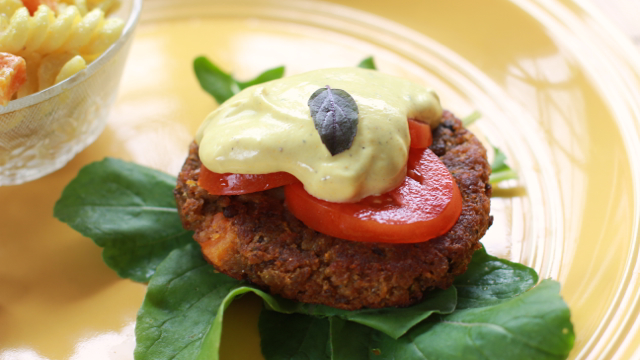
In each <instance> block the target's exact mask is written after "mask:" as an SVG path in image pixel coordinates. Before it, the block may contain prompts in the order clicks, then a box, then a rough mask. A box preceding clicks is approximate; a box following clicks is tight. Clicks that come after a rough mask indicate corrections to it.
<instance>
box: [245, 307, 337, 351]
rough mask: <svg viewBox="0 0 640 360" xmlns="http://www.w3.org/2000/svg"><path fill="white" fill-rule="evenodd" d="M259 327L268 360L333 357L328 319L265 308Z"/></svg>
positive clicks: (261, 344)
mask: <svg viewBox="0 0 640 360" xmlns="http://www.w3.org/2000/svg"><path fill="white" fill-rule="evenodd" d="M258 329H259V331H260V348H261V350H262V355H263V356H264V358H265V359H266V360H285V359H287V360H293V359H313V360H329V359H331V348H330V344H329V319H327V318H317V317H314V316H305V315H300V314H291V315H286V314H282V313H278V312H275V311H269V310H263V311H262V312H261V313H260V320H259V321H258Z"/></svg>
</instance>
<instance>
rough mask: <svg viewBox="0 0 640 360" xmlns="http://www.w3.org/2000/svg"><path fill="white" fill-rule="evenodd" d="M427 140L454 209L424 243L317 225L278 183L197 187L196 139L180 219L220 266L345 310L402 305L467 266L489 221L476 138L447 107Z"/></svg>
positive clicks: (485, 169)
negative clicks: (361, 237) (453, 188)
mask: <svg viewBox="0 0 640 360" xmlns="http://www.w3.org/2000/svg"><path fill="white" fill-rule="evenodd" d="M430 149H431V150H432V151H433V152H434V153H435V154H436V155H438V156H439V157H440V159H441V160H442V161H443V162H444V164H445V165H446V166H447V168H448V169H449V171H450V172H451V174H452V175H453V177H454V178H455V180H456V182H457V184H458V187H459V188H460V193H461V194H462V213H461V215H460V218H459V219H458V221H457V222H456V224H455V225H454V226H453V228H451V230H449V232H448V233H446V234H444V235H442V236H440V237H438V238H435V239H431V240H429V241H426V242H422V243H414V244H383V243H363V242H355V241H349V240H343V239H338V238H334V237H330V236H327V235H324V234H321V233H318V232H317V231H314V230H312V229H310V228H308V227H307V226H305V225H304V224H303V223H302V222H301V221H299V220H298V219H296V218H295V217H294V216H293V215H292V214H291V213H290V212H289V211H288V210H287V208H286V207H285V205H284V198H283V195H282V189H273V190H267V191H263V192H259V193H253V194H246V195H235V196H217V195H210V194H209V193H208V192H207V191H206V190H204V189H202V188H200V187H199V186H198V177H199V173H200V159H199V157H198V146H197V145H196V144H195V143H193V144H192V145H191V147H190V149H189V156H188V158H187V160H186V162H185V164H184V166H183V168H182V171H181V172H180V175H179V177H178V184H177V186H176V188H175V190H174V194H175V197H176V201H177V203H178V209H179V212H180V216H181V218H182V223H183V226H184V227H185V228H186V229H190V230H194V231H195V235H194V238H195V240H196V241H198V243H200V246H201V248H202V252H203V254H204V256H205V258H206V259H207V260H208V261H209V262H210V263H212V264H213V266H214V267H215V268H216V269H217V270H218V271H220V272H223V273H225V274H227V275H229V276H232V277H234V278H236V279H242V280H248V281H250V282H252V283H254V284H256V285H258V286H260V287H262V288H264V289H266V290H268V291H269V292H270V293H272V294H277V295H280V296H282V297H285V298H288V299H294V300H298V301H302V302H306V303H318V304H325V305H329V306H333V307H336V308H341V309H347V310H355V309H360V308H381V307H388V306H408V305H411V304H414V303H416V302H418V301H420V299H422V296H423V293H424V292H425V291H428V290H431V289H434V288H442V289H445V288H448V287H449V286H451V284H452V283H453V279H454V276H456V275H460V274H462V273H463V272H465V271H466V269H467V265H468V264H469V262H470V261H471V256H472V255H473V252H474V251H475V250H477V249H479V248H480V243H479V240H480V238H481V237H482V236H483V235H484V234H485V232H486V230H487V228H488V227H489V226H490V225H491V222H492V220H493V219H492V217H491V216H489V205H490V200H489V198H490V196H491V186H490V185H489V174H490V172H491V170H490V167H489V164H488V162H487V156H486V151H485V149H484V147H483V146H482V144H481V143H480V142H479V141H478V139H477V138H476V137H475V136H474V135H473V134H472V133H471V132H469V131H468V130H466V129H465V128H463V126H462V123H461V122H460V120H458V119H457V118H455V117H454V116H453V115H452V114H451V113H450V112H447V111H445V112H444V113H443V119H442V123H441V124H440V125H439V126H438V128H437V129H436V130H434V132H433V144H432V145H431V147H430Z"/></svg>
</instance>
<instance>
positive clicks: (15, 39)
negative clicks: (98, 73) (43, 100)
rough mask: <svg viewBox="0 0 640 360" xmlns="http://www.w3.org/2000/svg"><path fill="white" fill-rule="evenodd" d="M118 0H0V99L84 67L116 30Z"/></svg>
mask: <svg viewBox="0 0 640 360" xmlns="http://www.w3.org/2000/svg"><path fill="white" fill-rule="evenodd" d="M118 6H119V1H118V0H0V105H3V106H6V105H7V104H8V103H9V101H10V100H12V99H16V98H21V97H24V96H27V95H31V94H33V93H36V92H39V91H42V90H44V89H46V88H48V87H50V86H52V85H55V84H57V83H59V82H61V81H63V80H65V79H67V78H69V77H71V76H72V75H74V74H76V73H78V72H79V71H81V70H83V69H84V68H86V67H87V64H88V63H90V62H92V61H93V60H95V59H96V58H97V57H98V56H100V54H102V53H103V52H104V51H105V50H106V49H107V48H108V47H109V46H110V45H111V44H113V43H114V42H115V41H116V40H117V39H118V38H119V37H120V35H121V34H122V30H123V28H124V21H123V20H122V19H119V18H108V17H107V16H108V15H109V14H110V13H112V12H113V11H114V10H115V9H117V7H118Z"/></svg>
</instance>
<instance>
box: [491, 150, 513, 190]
mask: <svg viewBox="0 0 640 360" xmlns="http://www.w3.org/2000/svg"><path fill="white" fill-rule="evenodd" d="M491 147H493V152H494V154H495V155H494V158H493V161H492V162H491V176H489V182H490V183H491V184H495V183H499V182H500V181H504V180H511V179H517V178H518V174H517V173H516V172H515V171H513V170H512V169H511V168H510V167H509V165H507V164H506V162H505V161H506V160H507V156H506V155H505V154H504V152H502V150H500V149H499V148H497V147H495V146H493V145H491Z"/></svg>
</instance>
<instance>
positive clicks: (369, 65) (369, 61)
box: [358, 56, 378, 70]
mask: <svg viewBox="0 0 640 360" xmlns="http://www.w3.org/2000/svg"><path fill="white" fill-rule="evenodd" d="M358 67H359V68H363V69H369V70H378V69H377V68H376V64H375V63H374V62H373V56H369V57H368V58H366V59H364V60H362V61H360V64H358Z"/></svg>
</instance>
